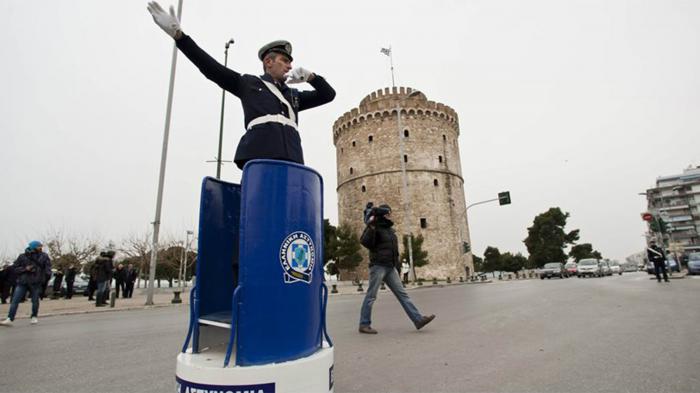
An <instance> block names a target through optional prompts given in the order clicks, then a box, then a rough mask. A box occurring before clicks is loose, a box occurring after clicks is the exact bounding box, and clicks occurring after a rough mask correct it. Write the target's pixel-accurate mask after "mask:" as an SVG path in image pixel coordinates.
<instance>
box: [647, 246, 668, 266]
mask: <svg viewBox="0 0 700 393" xmlns="http://www.w3.org/2000/svg"><path fill="white" fill-rule="evenodd" d="M652 250H653V251H652ZM654 251H656V252H654ZM647 258H648V259H649V261H651V262H653V263H665V262H666V254H665V253H664V250H663V249H662V248H661V247H659V246H657V245H653V246H649V247H648V248H647Z"/></svg>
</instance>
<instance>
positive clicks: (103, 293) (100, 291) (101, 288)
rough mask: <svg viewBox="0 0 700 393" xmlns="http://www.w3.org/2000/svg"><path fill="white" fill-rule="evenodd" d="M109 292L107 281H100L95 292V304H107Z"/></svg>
mask: <svg viewBox="0 0 700 393" xmlns="http://www.w3.org/2000/svg"><path fill="white" fill-rule="evenodd" d="M107 291H109V281H100V282H98V283H97V292H95V304H101V303H107V296H108V293H107Z"/></svg>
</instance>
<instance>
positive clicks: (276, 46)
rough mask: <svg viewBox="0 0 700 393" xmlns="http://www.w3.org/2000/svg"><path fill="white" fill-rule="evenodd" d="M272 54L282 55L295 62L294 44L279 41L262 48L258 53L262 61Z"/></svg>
mask: <svg viewBox="0 0 700 393" xmlns="http://www.w3.org/2000/svg"><path fill="white" fill-rule="evenodd" d="M270 52H275V53H281V54H283V55H285V56H287V57H288V58H289V60H294V59H293V58H292V44H290V43H289V41H285V40H278V41H272V42H270V43H269V44H267V45H265V46H263V47H262V48H260V50H259V51H258V58H260V60H261V61H262V59H264V58H265V56H266V55H267V54H268V53H270Z"/></svg>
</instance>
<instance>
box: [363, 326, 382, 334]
mask: <svg viewBox="0 0 700 393" xmlns="http://www.w3.org/2000/svg"><path fill="white" fill-rule="evenodd" d="M359 332H360V333H364V334H377V333H378V332H377V331H376V330H374V329H372V327H370V326H360V329H359Z"/></svg>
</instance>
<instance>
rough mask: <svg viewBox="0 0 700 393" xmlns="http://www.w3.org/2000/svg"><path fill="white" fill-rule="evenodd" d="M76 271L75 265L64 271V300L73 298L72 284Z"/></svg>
mask: <svg viewBox="0 0 700 393" xmlns="http://www.w3.org/2000/svg"><path fill="white" fill-rule="evenodd" d="M75 274H76V269H75V265H73V264H70V265H69V266H68V269H66V275H65V279H66V299H71V298H73V284H74V283H75Z"/></svg>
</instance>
